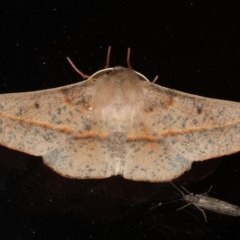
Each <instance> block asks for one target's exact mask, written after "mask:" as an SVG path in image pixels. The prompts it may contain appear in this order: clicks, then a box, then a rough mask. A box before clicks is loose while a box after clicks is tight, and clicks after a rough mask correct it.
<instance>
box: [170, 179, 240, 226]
mask: <svg viewBox="0 0 240 240" xmlns="http://www.w3.org/2000/svg"><path fill="white" fill-rule="evenodd" d="M170 183H171V184H172V185H173V186H174V187H175V188H176V189H177V190H178V191H179V192H180V193H181V194H182V196H183V200H185V201H186V202H188V204H187V205H185V206H183V207H181V208H179V209H178V210H180V209H183V208H185V207H187V206H189V205H194V206H195V207H196V208H197V209H199V210H200V211H201V212H202V213H203V216H204V218H205V222H207V217H206V214H205V212H204V210H203V209H207V210H209V211H213V212H217V213H221V214H226V215H230V216H236V217H237V216H240V208H239V207H238V206H236V205H233V204H231V203H228V202H225V201H222V200H219V199H216V198H212V197H209V196H208V195H207V194H208V193H209V192H210V190H211V188H212V187H210V189H209V190H208V191H207V192H206V193H203V194H193V193H190V192H189V191H188V190H187V189H185V188H184V187H182V188H183V190H185V191H186V193H187V194H184V193H183V192H182V191H181V190H180V189H179V188H178V187H177V186H176V185H175V184H173V183H172V182H170ZM202 208H203V209H202Z"/></svg>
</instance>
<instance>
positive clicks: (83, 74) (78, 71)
mask: <svg viewBox="0 0 240 240" xmlns="http://www.w3.org/2000/svg"><path fill="white" fill-rule="evenodd" d="M67 60H68V62H69V63H70V65H71V66H72V68H73V69H74V70H75V71H76V72H77V73H78V74H79V75H81V76H82V77H83V78H84V79H85V78H89V77H90V76H89V75H87V74H85V73H83V72H82V71H80V70H79V69H78V68H77V67H76V66H75V65H74V63H73V62H72V60H71V59H70V58H69V57H67Z"/></svg>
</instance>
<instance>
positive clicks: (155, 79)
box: [152, 75, 158, 83]
mask: <svg viewBox="0 0 240 240" xmlns="http://www.w3.org/2000/svg"><path fill="white" fill-rule="evenodd" d="M157 79H158V75H157V76H156V77H155V78H154V79H153V81H152V82H153V83H155V82H156V81H157Z"/></svg>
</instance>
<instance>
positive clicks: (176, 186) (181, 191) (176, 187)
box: [170, 182, 185, 196]
mask: <svg viewBox="0 0 240 240" xmlns="http://www.w3.org/2000/svg"><path fill="white" fill-rule="evenodd" d="M170 183H171V184H172V185H173V186H174V187H175V188H176V189H177V190H178V191H179V192H180V193H181V194H182V195H183V196H185V194H184V193H183V192H182V191H181V190H180V189H179V188H178V187H177V186H176V185H175V184H173V183H172V182H170Z"/></svg>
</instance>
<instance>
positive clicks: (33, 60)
mask: <svg viewBox="0 0 240 240" xmlns="http://www.w3.org/2000/svg"><path fill="white" fill-rule="evenodd" d="M209 2H210V1H209ZM239 16H240V5H239V4H238V5H237V4H230V3H228V4H227V3H226V2H225V3H224V4H220V3H219V2H213V1H211V4H210V3H207V1H206V2H204V3H203V1H179V3H175V2H171V1H168V4H161V3H157V4H156V3H150V2H149V3H146V2H145V3H140V2H138V1H135V3H132V2H131V1H121V2H119V1H118V2H117V1H93V0H88V1H65V3H60V2H57V1H56V2H54V1H51V2H50V1H47V0H42V1H26V0H23V1H15V2H13V1H6V0H5V1H1V2H0V19H1V21H0V56H1V62H2V63H1V68H0V69H1V71H0V93H10V92H27V91H34V90H40V89H47V88H52V87H58V86H64V85H68V84H72V83H75V82H78V81H81V77H80V76H79V75H77V74H76V73H75V72H74V71H73V69H72V68H71V67H70V66H69V64H68V62H67V61H66V56H69V57H71V59H72V60H73V61H74V62H75V63H76V65H77V66H78V67H79V68H80V69H81V70H82V71H84V72H86V73H88V74H92V73H94V72H95V71H97V70H99V69H102V68H103V67H104V65H105V59H106V52H107V47H108V46H109V45H111V46H112V47H113V48H112V55H111V66H116V65H122V66H126V64H125V59H126V51H127V47H131V49H132V54H131V63H132V66H133V68H134V69H135V70H137V71H138V72H141V73H142V74H144V75H145V76H146V77H147V78H149V79H153V78H154V77H155V75H159V79H158V81H157V83H158V84H160V85H162V86H165V87H169V88H173V89H177V90H180V91H184V92H188V93H192V94H197V95H202V96H206V97H212V98H219V99H226V100H232V101H238V102H240V94H239V81H240V80H239V79H240V78H239V76H240V72H239V69H240V60H239V52H240V41H239V40H240V39H239V33H240V21H239ZM239 181H240V154H235V155H231V156H225V157H221V158H219V159H215V160H210V161H206V162H203V163H194V164H193V168H192V170H191V171H189V172H188V173H186V174H184V175H183V176H182V177H180V178H179V179H177V180H176V181H175V183H176V184H177V185H178V186H181V185H184V186H185V187H186V188H187V189H189V190H190V191H192V192H194V193H203V192H206V191H207V190H208V189H209V187H210V186H211V185H212V186H213V188H212V190H211V192H210V193H209V195H210V196H212V197H214V198H218V199H222V200H225V201H228V202H230V203H233V204H237V205H240V193H239V191H240V184H239ZM179 198H181V195H180V194H179V193H178V192H177V191H176V189H174V188H173V187H172V186H171V185H170V184H169V183H154V184H153V183H142V182H133V181H127V180H124V179H123V178H121V177H113V178H110V179H102V180H72V179H67V178H63V177H61V176H59V175H58V174H56V173H54V172H53V171H52V170H51V169H49V168H47V167H46V166H45V165H44V164H43V163H42V159H41V158H37V157H32V156H29V155H26V154H23V153H20V152H16V151H13V150H9V149H7V148H4V147H1V148H0V203H1V204H0V237H1V239H50V238H51V239H52V237H54V238H56V239H100V238H101V239H124V238H126V239H156V238H157V239H239V238H240V232H239V227H240V218H237V217H229V216H226V215H221V214H217V213H212V212H208V211H206V215H207V218H208V222H207V223H205V222H204V218H203V215H202V213H201V212H200V211H198V210H196V209H195V208H194V207H193V206H192V207H187V208H185V209H184V210H181V211H176V209H177V208H179V207H180V206H183V205H184V204H185V203H184V202H182V201H179V202H176V203H171V204H170V203H169V204H165V205H163V206H160V207H157V208H154V209H149V208H150V207H152V206H154V205H157V204H158V203H160V202H161V203H164V202H168V201H172V200H175V199H179Z"/></svg>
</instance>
